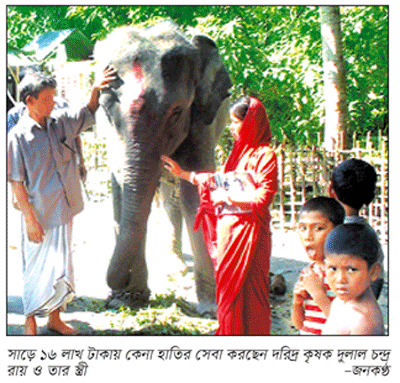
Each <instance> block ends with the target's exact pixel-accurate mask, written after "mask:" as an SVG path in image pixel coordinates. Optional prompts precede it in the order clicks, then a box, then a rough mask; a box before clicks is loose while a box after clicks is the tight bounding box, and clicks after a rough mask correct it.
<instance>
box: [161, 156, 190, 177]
mask: <svg viewBox="0 0 400 383" xmlns="http://www.w3.org/2000/svg"><path fill="white" fill-rule="evenodd" d="M161 160H162V161H163V162H164V169H165V170H168V171H169V172H170V173H171V174H173V175H174V176H177V177H179V178H182V179H184V180H186V181H189V182H190V175H191V172H187V171H185V170H183V169H182V168H181V167H180V166H179V165H178V163H177V162H175V161H174V160H172V159H171V158H169V157H167V156H161Z"/></svg>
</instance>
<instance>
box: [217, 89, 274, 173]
mask: <svg viewBox="0 0 400 383" xmlns="http://www.w3.org/2000/svg"><path fill="white" fill-rule="evenodd" d="M270 141H271V129H270V126H269V120H268V116H267V113H266V111H265V108H264V105H263V104H262V102H261V101H259V100H257V99H256V98H254V97H250V104H249V109H248V110H247V113H246V116H245V118H244V120H243V123H242V126H241V128H240V131H239V137H238V139H237V140H236V141H235V142H234V144H233V149H232V152H231V154H230V155H229V158H228V160H227V162H226V164H225V169H224V170H225V171H226V172H228V171H232V170H234V169H235V168H236V166H237V164H238V163H239V161H240V159H241V158H243V156H244V154H245V153H246V152H247V151H248V150H250V149H255V148H257V147H259V146H261V145H268V144H269V142H270Z"/></svg>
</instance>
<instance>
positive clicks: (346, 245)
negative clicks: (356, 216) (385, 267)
mask: <svg viewBox="0 0 400 383" xmlns="http://www.w3.org/2000/svg"><path fill="white" fill-rule="evenodd" d="M324 252H325V254H346V255H353V256H355V257H360V258H362V259H364V260H365V261H366V262H367V264H368V268H370V267H371V266H372V265H373V264H374V263H376V262H378V261H379V256H380V244H379V241H378V238H377V236H376V234H375V233H374V232H373V231H372V230H370V229H369V228H368V227H367V226H366V225H363V224H360V223H346V224H343V225H338V226H336V227H335V228H334V229H332V230H331V231H330V232H329V234H328V236H327V237H326V240H325V244H324Z"/></svg>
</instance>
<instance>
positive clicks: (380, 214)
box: [82, 132, 389, 244]
mask: <svg viewBox="0 0 400 383" xmlns="http://www.w3.org/2000/svg"><path fill="white" fill-rule="evenodd" d="M82 136H83V137H82V140H83V151H84V157H85V164H86V167H87V168H88V170H89V173H88V179H87V182H86V183H85V185H84V186H85V192H86V195H87V196H89V198H91V199H92V200H96V201H99V200H102V199H104V198H108V197H109V194H110V190H111V188H110V174H109V169H108V166H107V162H108V158H107V157H108V156H107V142H106V139H104V138H100V137H97V136H96V134H95V133H94V132H86V133H84V134H82ZM376 146H378V145H374V144H373V143H372V140H371V137H370V136H368V137H367V139H366V143H365V145H361V144H360V142H358V141H355V142H354V145H353V149H350V150H336V151H334V152H328V151H326V150H325V149H324V148H323V147H322V145H321V147H318V148H317V147H311V148H306V147H303V148H301V147H300V148H293V147H292V148H291V147H287V146H283V145H281V146H278V147H276V148H275V151H276V154H277V157H278V167H279V173H278V177H279V178H278V179H279V188H278V191H277V193H276V195H275V199H274V202H273V204H272V206H271V209H270V210H271V216H272V226H273V228H274V229H275V230H289V229H294V228H295V227H296V223H297V219H298V213H299V210H300V208H301V206H302V205H303V204H304V203H305V202H306V201H307V200H308V199H310V198H313V197H316V196H323V195H324V196H327V195H328V193H327V192H328V185H329V181H330V175H331V173H332V170H333V168H334V167H335V166H336V165H338V164H339V163H341V162H342V161H344V160H346V159H348V158H360V159H363V160H364V161H367V162H369V163H370V164H371V165H372V166H374V168H375V170H376V172H377V175H378V181H377V185H376V193H375V199H374V201H373V202H372V203H371V204H370V205H369V206H368V208H363V210H362V211H361V215H362V216H364V217H365V218H366V219H367V220H368V222H369V224H370V225H371V226H372V227H373V228H374V229H375V230H376V232H377V233H378V235H379V237H380V241H381V243H382V244H387V241H388V181H389V180H388V177H389V172H388V145H387V138H386V137H379V147H376Z"/></svg>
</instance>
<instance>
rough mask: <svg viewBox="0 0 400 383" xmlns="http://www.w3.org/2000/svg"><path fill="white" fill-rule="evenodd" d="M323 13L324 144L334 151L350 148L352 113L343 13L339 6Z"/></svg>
mask: <svg viewBox="0 0 400 383" xmlns="http://www.w3.org/2000/svg"><path fill="white" fill-rule="evenodd" d="M320 10H321V35H322V55H323V60H324V94H325V138H324V142H325V148H326V150H328V151H334V150H335V149H343V148H346V147H347V139H346V135H347V123H348V111H347V93H346V73H345V68H344V60H343V49H342V34H341V29H340V10H339V7H338V6H323V7H321V9H320Z"/></svg>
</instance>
